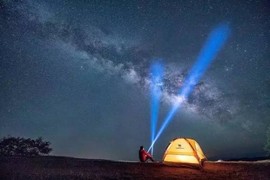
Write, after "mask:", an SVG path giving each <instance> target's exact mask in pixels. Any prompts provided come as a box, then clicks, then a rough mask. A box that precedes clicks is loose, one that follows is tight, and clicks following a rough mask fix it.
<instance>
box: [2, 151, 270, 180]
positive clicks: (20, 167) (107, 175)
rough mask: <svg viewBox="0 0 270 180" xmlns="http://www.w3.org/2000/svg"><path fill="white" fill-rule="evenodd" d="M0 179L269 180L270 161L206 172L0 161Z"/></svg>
mask: <svg viewBox="0 0 270 180" xmlns="http://www.w3.org/2000/svg"><path fill="white" fill-rule="evenodd" d="M0 169H1V172H0V179H28V180H29V179H270V171H269V169H270V161H269V160H265V161H253V162H250V161H249V162H247V161H241V162H236V161H224V162H223V161H222V162H214V161H207V162H205V163H204V168H203V170H199V169H195V168H188V167H171V166H166V165H164V164H162V163H139V162H123V161H110V160H93V159H78V158H69V157H55V156H40V157H0Z"/></svg>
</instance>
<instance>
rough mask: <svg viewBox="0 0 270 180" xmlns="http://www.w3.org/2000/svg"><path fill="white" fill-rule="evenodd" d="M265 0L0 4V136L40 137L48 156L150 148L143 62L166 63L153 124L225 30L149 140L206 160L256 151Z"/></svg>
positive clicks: (25, 0)
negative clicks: (212, 55) (185, 146)
mask: <svg viewBox="0 0 270 180" xmlns="http://www.w3.org/2000/svg"><path fill="white" fill-rule="evenodd" d="M269 15H270V2H269V1H268V0H261V1H256V0H254V1H253V0H243V1H242V0H241V1H235V0H231V1H230V0H228V1H225V0H224V1H221V0H208V1H205V0H198V1H195V0H194V1H192V0H189V1H188V0H183V1H180V0H179V1H172V0H170V1H166V0H164V1H160V0H156V1H155V0H153V1H152V0H149V1H131V0H126V1H124V0H121V1H120V0H115V1H100V0H97V1H94V0H89V1H83V0H74V1H72V0H70V1H68V0H66V1H64V0H61V1H60V0H59V1H57V0H47V1H42V0H32V1H31V0H0V85H1V88H0V136H1V137H3V136H8V135H10V136H23V137H30V138H37V137H39V136H42V137H43V138H44V139H45V140H48V141H50V142H51V143H52V148H53V152H52V154H53V155H61V156H73V157H84V158H101V159H113V160H138V149H139V146H140V145H144V146H145V147H146V148H148V147H149V145H150V101H151V100H150V99H151V98H150V90H149V81H150V77H149V68H150V66H151V63H152V62H153V60H154V59H156V58H159V59H162V63H163V64H164V68H165V77H164V83H163V85H162V98H161V102H160V103H161V104H160V113H159V125H160V124H161V122H162V121H163V119H164V118H165V116H166V114H167V113H168V111H169V110H170V108H171V107H172V104H173V103H174V101H175V100H176V95H177V92H178V90H179V88H180V87H181V85H182V83H183V81H184V79H185V77H186V76H187V73H188V71H189V69H190V68H191V67H192V65H193V63H194V62H195V60H196V58H197V56H198V54H199V52H200V49H201V48H202V46H203V44H204V42H205V40H206V39H207V36H208V34H209V33H210V32H211V30H212V29H213V28H214V27H216V25H218V24H219V23H222V22H226V23H228V24H229V26H230V28H231V35H230V37H229V39H228V41H227V43H226V44H225V46H224V47H223V48H222V50H221V51H220V52H219V54H218V56H217V57H216V59H215V61H214V62H213V63H212V64H211V66H210V67H209V69H208V70H207V72H206V73H205V74H204V76H203V78H202V79H201V81H200V83H198V84H197V86H196V88H195V90H194V91H193V93H192V94H191V95H190V97H189V99H188V100H187V101H186V102H185V103H184V105H183V107H182V108H181V110H179V111H178V112H177V115H176V116H175V117H174V119H173V121H172V122H171V123H170V124H169V126H168V127H167V128H166V129H165V131H164V133H163V134H162V135H161V137H160V139H159V140H158V141H157V143H156V145H155V151H154V156H155V158H156V159H158V160H161V158H162V155H163V153H164V150H165V148H166V146H167V144H168V143H169V142H170V140H172V139H173V138H176V137H191V138H194V139H196V140H197V141H198V143H199V144H200V145H201V147H202V149H203V151H204V152H205V154H206V156H207V157H208V158H210V159H211V158H216V159H226V158H240V157H255V156H264V155H265V152H264V150H263V146H264V143H265V141H266V129H267V127H268V126H269V125H270V45H269V43H270V16H269Z"/></svg>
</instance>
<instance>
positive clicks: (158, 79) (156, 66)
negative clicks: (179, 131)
mask: <svg viewBox="0 0 270 180" xmlns="http://www.w3.org/2000/svg"><path fill="white" fill-rule="evenodd" d="M160 61H161V60H157V61H156V62H154V63H153V64H152V65H151V68H150V77H151V86H150V91H151V104H150V106H151V142H152V141H153V140H154V138H155V134H156V128H157V120H158V112H159V102H160V96H161V86H162V85H163V84H162V83H163V82H162V77H163V66H162V64H161V63H160ZM153 153H154V146H153V148H152V149H151V154H152V155H153Z"/></svg>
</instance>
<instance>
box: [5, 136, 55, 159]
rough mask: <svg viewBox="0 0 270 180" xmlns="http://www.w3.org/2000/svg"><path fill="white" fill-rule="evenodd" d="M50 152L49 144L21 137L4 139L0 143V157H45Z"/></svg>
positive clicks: (40, 139)
mask: <svg viewBox="0 0 270 180" xmlns="http://www.w3.org/2000/svg"><path fill="white" fill-rule="evenodd" d="M51 151H52V148H50V142H48V141H43V139H42V138H41V137H39V138H37V139H35V140H34V139H30V138H27V139H25V138H21V137H4V138H2V139H1V141H0V155H4V156H13V155H21V156H39V155H46V154H49V153H50V152H51Z"/></svg>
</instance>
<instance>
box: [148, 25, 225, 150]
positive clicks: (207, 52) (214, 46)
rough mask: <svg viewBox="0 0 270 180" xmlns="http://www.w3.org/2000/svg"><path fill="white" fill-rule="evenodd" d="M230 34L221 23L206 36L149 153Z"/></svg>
mask: <svg viewBox="0 0 270 180" xmlns="http://www.w3.org/2000/svg"><path fill="white" fill-rule="evenodd" d="M229 34H230V28H229V26H228V24H226V23H223V24H220V25H218V26H217V27H216V28H215V29H214V30H213V31H212V32H211V33H210V35H209V36H208V39H207V41H206V43H205V45H204V47H203V49H202V50H201V52H200V54H199V56H198V58H197V61H196V63H195V64H194V65H193V67H192V69H191V70H190V71H189V74H188V77H187V79H185V81H184V84H183V86H182V89H180V91H179V95H178V100H177V102H176V103H175V104H174V106H173V107H172V109H171V111H170V112H169V113H168V115H167V117H166V118H165V120H164V122H163V124H162V125H161V127H160V129H159V131H158V133H157V135H156V137H155V139H154V140H153V141H152V143H151V145H150V147H149V149H148V151H150V150H151V149H152V148H153V146H154V144H155V143H156V141H157V139H158V138H159V137H160V135H161V134H162V132H163V131H164V129H165V128H166V127H167V125H168V124H169V123H170V121H171V120H172V118H173V117H174V115H175V113H176V111H177V109H179V107H181V105H182V103H183V102H184V101H185V100H187V99H188V97H189V95H190V93H191V92H192V90H193V89H194V87H195V86H196V84H197V83H198V82H199V81H200V79H201V77H202V76H203V74H204V73H205V71H206V70H207V68H208V67H209V65H210V64H211V62H212V61H213V60H214V59H215V57H216V56H217V54H218V52H219V51H220V49H221V48H222V46H223V45H224V44H225V42H226V40H227V39H228V37H229Z"/></svg>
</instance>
